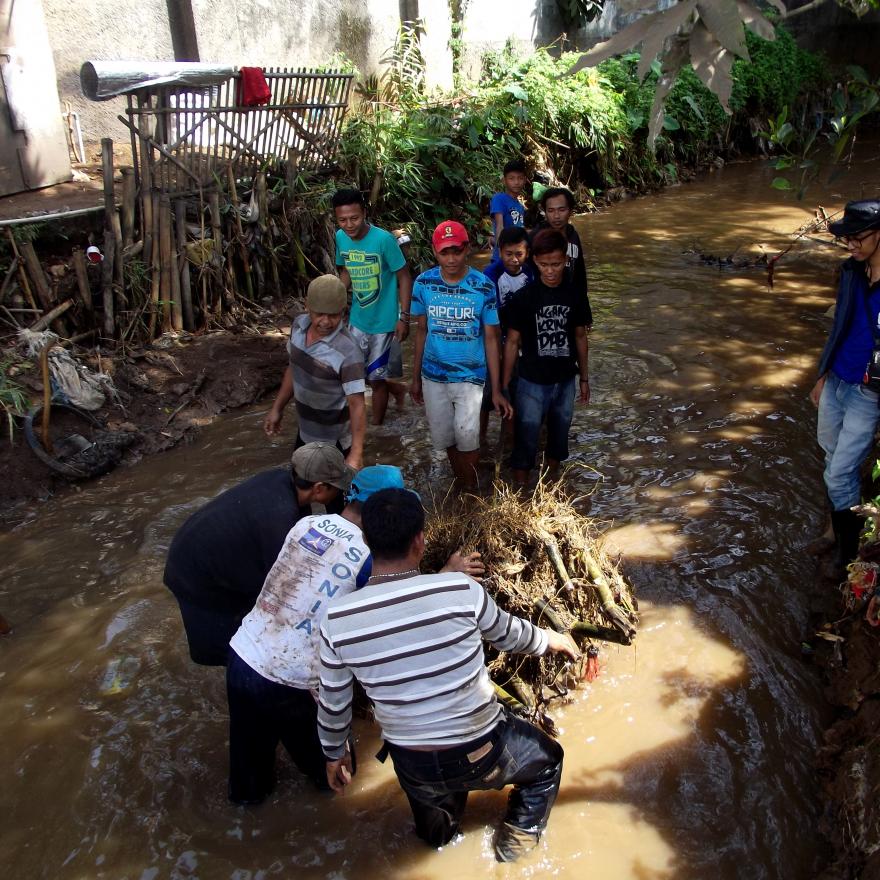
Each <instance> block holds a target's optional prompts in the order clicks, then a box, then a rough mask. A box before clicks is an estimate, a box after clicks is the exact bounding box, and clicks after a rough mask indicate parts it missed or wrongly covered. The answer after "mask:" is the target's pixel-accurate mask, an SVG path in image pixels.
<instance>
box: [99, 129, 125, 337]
mask: <svg viewBox="0 0 880 880" xmlns="http://www.w3.org/2000/svg"><path fill="white" fill-rule="evenodd" d="M101 171H102V175H103V178H104V228H105V229H107V230H109V231H110V232H111V233H112V234H113V248H112V250H111V251H110V252H109V253H108V252H107V248H106V247H105V248H104V264H103V265H102V267H101V268H102V269H106V268H108V267H107V263H108V262H109V263H110V266H109V269H110V272H111V278H113V279H114V280H115V281H116V288H117V290H118V292H119V296H120V297H124V293H125V276H124V274H123V266H122V228H121V226H120V223H119V213H118V212H117V210H116V193H115V190H114V188H113V138H101ZM104 240H105V241H106V240H107V236H106V235H105V236H104ZM102 274H103V273H102ZM110 293H111V295H112V293H113V291H112V288H111V291H110ZM111 306H112V304H111ZM105 309H106V303H105ZM112 311H113V309H112V308H111V313H112ZM105 325H106V318H105ZM105 330H106V326H105Z"/></svg>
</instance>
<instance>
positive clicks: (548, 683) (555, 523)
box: [423, 482, 638, 730]
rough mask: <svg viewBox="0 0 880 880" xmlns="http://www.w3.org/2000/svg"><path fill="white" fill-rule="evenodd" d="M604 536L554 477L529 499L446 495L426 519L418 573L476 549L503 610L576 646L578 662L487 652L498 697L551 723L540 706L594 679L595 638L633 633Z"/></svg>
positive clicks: (507, 493)
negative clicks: (424, 548)
mask: <svg viewBox="0 0 880 880" xmlns="http://www.w3.org/2000/svg"><path fill="white" fill-rule="evenodd" d="M602 544H603V542H602V537H601V534H600V531H599V529H598V527H597V524H596V522H595V521H594V520H591V519H589V518H587V517H585V516H583V515H581V514H579V513H578V512H577V511H576V510H575V508H574V507H573V505H572V500H571V498H570V497H569V496H568V495H567V494H566V492H565V490H564V489H563V488H562V487H561V485H560V484H545V483H544V482H540V483H539V484H538V486H537V488H536V489H535V492H534V494H533V495H531V496H529V497H521V496H519V495H518V494H516V493H515V492H513V491H512V490H510V489H509V488H507V487H506V486H503V485H500V484H499V485H496V486H495V489H494V491H493V493H492V495H490V496H489V497H486V498H480V497H477V496H467V497H466V499H465V500H464V502H463V501H462V499H461V498H456V499H454V500H452V499H448V498H447V499H446V500H445V501H441V502H439V503H438V504H437V505H436V506H435V511H434V513H433V514H432V515H431V516H430V517H429V518H428V525H427V528H426V545H427V553H426V556H425V560H424V565H423V570H424V571H439V569H440V568H441V567H442V565H443V564H444V562H445V560H446V559H447V558H448V557H449V555H450V554H451V553H453V552H454V551H455V550H457V549H459V548H463V549H464V550H466V551H473V550H477V551H479V552H480V553H481V554H482V558H483V562H484V563H485V565H486V576H485V577H484V579H483V585H484V586H485V587H486V589H487V591H488V592H489V594H490V595H491V596H492V597H493V598H494V600H495V601H496V602H497V603H498V605H499V606H500V607H501V608H503V609H505V610H506V611H509V612H511V613H513V614H516V615H518V616H520V617H524V618H527V619H529V620H531V621H533V622H534V623H536V624H538V625H539V626H542V627H545V628H552V629H556V630H558V631H559V632H568V633H570V634H571V635H572V637H573V638H574V639H575V641H576V642H577V643H578V644H579V646H580V647H581V649H582V650H583V658H582V660H581V661H580V663H572V662H570V661H567V659H566V658H565V657H563V656H561V655H557V654H553V655H548V656H546V657H524V656H521V655H512V654H507V653H504V652H497V651H495V650H494V649H490V651H489V658H490V659H489V672H490V674H491V676H492V680H493V681H494V683H495V687H496V692H497V693H498V696H499V697H500V698H501V699H502V700H503V701H504V702H505V703H507V704H508V705H509V706H510V707H511V708H512V709H514V710H515V711H518V712H521V713H522V714H524V715H527V716H531V717H533V718H536V719H537V720H539V721H541V722H542V723H544V724H545V726H547V727H549V728H550V729H551V730H552V727H553V725H552V721H550V719H548V718H547V717H546V715H545V712H544V708H545V707H546V705H547V704H548V703H549V702H551V701H552V700H554V699H558V698H561V697H564V696H566V695H567V694H568V693H569V691H570V690H571V689H572V688H573V687H576V685H577V683H578V682H579V681H580V680H581V679H583V678H588V679H591V678H593V677H595V674H596V673H597V671H598V665H597V656H598V648H599V645H600V644H601V643H603V642H616V643H618V644H625V645H628V644H630V643H631V641H632V639H633V637H634V635H635V631H636V628H635V625H636V623H637V621H638V618H637V617H636V613H635V612H636V603H635V600H634V598H633V596H632V591H631V589H630V587H629V585H628V584H627V583H626V581H625V580H624V578H623V576H622V575H621V573H620V571H619V569H618V567H617V565H616V563H615V562H614V560H612V559H611V558H610V557H609V555H608V554H607V553H606V552H605V551H604V549H603V546H602Z"/></svg>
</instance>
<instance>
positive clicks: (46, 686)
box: [0, 165, 864, 880]
mask: <svg viewBox="0 0 880 880" xmlns="http://www.w3.org/2000/svg"><path fill="white" fill-rule="evenodd" d="M859 174H861V176H864V174H863V170H862V171H861V172H859V173H858V174H856V177H858V176H859ZM771 176H772V175H770V174H768V173H767V172H766V169H764V168H763V167H762V166H759V165H753V166H738V167H731V168H725V169H723V170H722V171H720V172H717V173H716V174H714V175H711V176H707V177H705V178H703V179H701V180H699V181H697V182H695V183H694V184H692V185H689V186H687V187H680V188H673V189H670V190H668V191H667V192H665V193H664V194H662V195H660V196H652V197H648V198H644V199H639V200H633V201H630V202H624V203H622V204H620V205H618V206H615V207H614V208H613V209H612V210H609V211H606V212H603V213H601V214H596V215H591V216H589V217H586V218H581V219H580V221H579V229H580V231H581V234H582V236H583V237H584V240H585V243H586V245H587V250H588V255H589V260H590V265H589V270H590V277H591V284H592V292H591V297H592V301H593V310H594V314H595V317H596V329H595V331H594V333H593V335H592V339H591V349H592V350H591V373H592V385H593V393H594V400H593V403H592V404H591V406H590V408H589V409H586V410H584V409H581V408H578V410H577V412H576V416H575V422H574V424H573V428H572V432H573V441H574V443H573V462H574V464H575V465H576V467H575V469H574V470H573V471H572V473H571V475H570V477H569V480H570V486H571V488H572V490H573V491H574V492H575V493H576V494H579V495H584V494H587V493H590V504H591V514H592V515H594V516H596V517H597V519H598V520H599V521H600V522H601V523H602V524H603V526H604V527H606V528H607V532H608V538H609V541H610V542H611V543H612V544H613V545H614V546H615V547H617V548H618V549H619V550H621V551H622V553H623V554H624V560H625V565H626V570H627V572H628V574H629V577H630V579H631V580H632V581H633V583H634V584H635V587H636V590H637V593H638V595H639V600H640V605H641V609H642V628H641V631H640V634H639V636H638V638H637V641H636V645H635V648H634V649H622V648H621V649H618V648H609V649H606V650H605V651H604V652H603V655H602V658H601V663H602V667H603V674H602V676H601V677H600V678H599V679H598V680H597V681H595V682H593V683H591V684H589V685H586V686H584V688H583V689H582V691H581V692H580V693H579V694H578V696H577V697H576V699H575V700H574V701H572V702H571V703H570V704H569V705H567V706H565V707H563V709H562V710H560V711H559V712H557V713H554V717H555V719H556V721H557V723H558V724H559V726H560V728H561V742H562V744H563V746H564V748H565V750H566V764H565V770H564V776H563V783H562V790H561V794H560V798H559V801H558V803H557V805H556V807H555V808H554V812H553V816H552V818H551V823H550V827H549V829H548V833H547V835H546V837H545V839H544V841H543V843H542V845H541V848H540V850H539V851H538V853H537V854H536V855H535V856H534V857H533V858H531V859H529V860H527V861H526V862H524V863H523V864H521V865H516V866H496V865H495V864H494V863H493V862H492V857H491V848H490V845H489V843H490V829H491V826H492V824H493V823H494V822H495V821H496V820H497V817H498V815H499V812H500V810H501V808H502V806H501V804H502V801H501V799H500V798H499V796H497V795H496V794H493V793H488V794H486V795H484V796H478V797H474V798H473V799H472V802H471V804H470V807H469V811H468V815H467V820H466V824H465V834H464V837H463V838H462V839H461V840H459V841H458V842H456V843H455V844H454V845H452V846H449V847H446V848H445V849H443V850H442V851H440V852H434V851H431V850H427V849H424V848H422V846H421V845H420V844H419V843H418V841H416V840H414V838H413V836H412V834H411V831H410V828H409V824H410V819H409V816H408V809H407V806H406V802H405V800H404V799H403V797H402V796H401V795H400V792H399V790H398V789H397V786H396V784H395V782H394V778H393V774H392V773H391V771H390V768H389V767H387V766H385V765H380V764H378V763H377V762H375V761H373V760H371V758H370V757H369V756H370V755H371V754H372V753H373V750H374V747H375V746H376V745H377V742H376V731H375V730H374V728H372V727H371V726H370V725H366V724H362V725H361V726H360V727H359V731H358V733H359V737H360V746H361V751H362V754H363V755H364V760H363V762H362V766H361V770H360V772H359V774H358V777H357V779H356V781H355V783H354V784H353V785H352V787H351V791H350V792H349V793H348V794H347V795H346V796H345V797H344V798H341V799H328V798H321V797H316V796H315V795H313V794H312V792H311V791H309V790H308V789H307V787H306V786H305V784H304V782H303V780H302V779H301V778H300V777H299V776H298V775H297V773H296V771H295V769H293V768H292V767H291V766H290V765H289V764H287V763H286V762H283V763H282V771H281V776H280V778H279V783H278V787H277V790H276V792H275V794H274V795H273V796H272V797H271V798H270V801H269V802H268V803H267V804H265V805H264V806H263V807H261V808H259V809H243V808H234V807H232V806H230V805H229V804H228V803H227V801H226V798H225V772H226V763H225V762H226V758H225V750H226V728H225V725H226V710H225V695H224V683H223V677H222V674H221V673H220V671H218V670H216V669H203V668H197V667H194V666H193V665H192V664H191V663H190V661H189V659H188V656H187V653H186V648H185V644H184V640H183V634H182V631H181V626H180V621H179V616H178V613H177V609H176V606H175V604H174V602H173V599H172V598H171V597H170V595H169V594H168V593H167V591H166V590H165V589H164V587H163V586H162V583H161V571H162V565H163V561H164V555H165V553H166V551H167V547H168V543H169V542H170V539H171V536H172V535H173V534H174V532H175V530H176V529H177V528H178V527H179V525H180V524H181V522H182V521H183V520H184V519H185V518H186V516H188V515H189V513H191V512H192V511H193V510H195V509H196V508H197V507H199V506H200V505H201V504H203V503H204V501H205V500H206V499H208V498H210V497H212V496H213V495H215V494H216V493H217V492H218V491H221V490H222V489H224V488H226V487H228V486H230V485H233V484H234V483H236V482H238V481H239V480H241V479H243V478H244V477H245V476H247V475H249V474H252V473H255V472H256V471H259V470H261V469H264V468H267V467H272V466H275V465H277V464H279V463H281V462H282V461H284V460H285V459H286V457H287V455H288V454H289V448H290V445H291V443H292V437H293V424H292V419H291V420H290V421H289V422H286V424H285V433H284V436H283V437H282V438H281V439H279V440H278V441H268V440H267V439H266V438H265V437H264V435H263V434H262V431H261V427H260V423H261V421H262V416H263V413H264V411H265V404H262V405H257V406H253V407H244V408H241V409H239V410H237V411H236V412H234V413H231V414H229V415H226V416H224V417H223V418H222V419H219V420H216V421H215V422H214V423H213V424H210V425H207V426H206V427H204V428H203V429H201V430H200V431H199V432H198V434H197V436H195V437H194V438H193V439H192V441H191V442H189V443H186V444H182V445H179V446H178V447H177V448H174V449H171V450H170V451H168V452H166V453H164V454H163V455H154V456H146V457H144V459H143V460H142V461H141V463H140V464H139V465H138V466H137V467H134V468H125V467H122V468H119V469H117V470H116V471H115V472H113V473H112V474H110V475H109V476H107V477H105V478H103V479H102V480H101V481H99V482H96V483H91V484H85V485H83V486H82V487H81V489H80V491H78V492H76V493H75V494H73V493H69V494H67V495H66V496H64V497H58V498H51V499H49V500H48V501H46V502H45V503H44V504H42V505H40V508H39V515H38V516H37V517H36V518H35V519H34V521H26V522H24V523H23V524H21V525H19V526H18V527H16V528H14V529H12V530H11V531H9V530H8V531H6V532H5V533H3V534H0V558H2V560H3V562H2V563H0V573H2V579H0V603H2V604H0V610H3V612H4V614H6V616H7V617H9V618H10V619H11V620H12V621H13V623H14V624H15V627H16V629H15V631H14V633H13V635H12V637H11V638H5V639H3V640H0V697H2V699H3V705H4V713H3V716H2V717H0V758H2V760H3V762H4V766H6V767H8V768H10V772H9V774H8V777H7V784H6V786H5V787H4V790H3V791H2V792H0V810H2V811H3V814H4V816H6V817H7V821H6V829H7V835H6V851H7V853H8V858H9V861H10V864H12V865H13V866H14V868H15V872H16V874H21V875H27V876H45V877H50V876H51V877H53V878H54V877H61V878H68V877H69V878H76V877H81V876H90V877H108V878H111V877H112V878H118V877H131V878H143V880H158V878H166V877H167V878H181V877H195V876H200V877H212V878H213V877H235V878H236V880H244V878H250V880H255V878H257V877H267V876H270V875H278V876H287V875H291V874H293V873H296V874H297V876H302V877H307V878H329V877H333V878H337V880H341V878H354V877H357V878H358V880H361V878H365V880H372V878H379V877H381V878H383V880H398V878H400V880H403V878H407V880H409V878H413V877H419V878H426V880H433V878H441V877H446V876H449V875H451V874H457V875H459V876H463V877H467V876H472V875H474V874H476V873H477V872H484V871H488V872H489V873H490V875H492V876H498V877H503V878H527V877H536V876H539V875H540V876H543V875H546V874H553V875H555V876H559V877H571V878H574V877H582V876H584V873H585V872H589V873H593V874H597V875H600V876H605V877H614V878H633V880H635V878H645V877H650V878H654V880H672V878H676V880H677V878H685V880H688V878H695V880H696V878H705V877H707V876H712V877H715V878H722V880H727V878H730V880H734V878H736V880H739V878H742V877H744V876H748V877H749V878H767V880H771V878H772V880H779V878H783V880H788V878H791V880H798V878H804V877H815V876H818V875H819V874H820V872H821V871H822V869H823V868H824V867H825V866H826V865H827V864H828V862H829V856H830V854H829V852H828V849H827V846H826V845H825V843H824V842H823V840H822V839H821V837H820V836H819V834H818V828H819V826H820V821H821V820H822V817H823V813H824V814H825V816H826V817H827V816H828V815H829V814H828V813H827V812H825V808H824V806H823V802H822V791H821V788H822V786H821V783H820V780H819V779H818V777H817V772H816V759H815V756H816V753H817V750H818V749H819V747H820V746H821V744H822V743H823V730H824V728H825V727H826V726H827V725H828V724H829V723H830V722H831V721H832V720H833V719H832V718H831V717H830V713H829V712H828V710H827V704H826V702H825V700H824V699H823V687H824V682H823V680H822V677H821V675H820V674H819V673H818V671H817V669H816V667H815V665H811V664H809V663H805V662H804V660H803V659H802V656H801V642H802V641H803V637H804V633H805V632H806V631H808V630H809V627H810V625H811V616H810V615H811V608H810V598H809V595H808V593H809V590H808V589H807V588H806V586H805V585H807V584H809V583H812V582H813V578H814V575H815V563H814V561H813V560H812V559H807V558H805V557H804V555H803V554H802V553H801V552H800V551H799V549H798V548H799V546H800V545H801V543H802V542H803V540H804V536H805V533H807V532H809V531H810V530H811V528H812V527H813V526H815V525H816V524H817V523H818V522H819V519H820V516H821V502H820V497H821V496H820V492H819V487H820V482H819V481H820V465H819V455H818V451H817V449H816V446H815V442H814V437H813V432H814V426H815V415H814V411H813V410H812V407H811V405H810V403H809V401H808V400H807V392H808V391H809V388H810V386H811V384H812V381H813V370H814V365H815V358H816V354H817V352H818V349H819V347H820V345H821V342H822V340H823V337H824V334H825V332H826V328H827V324H826V319H825V318H824V313H825V311H826V310H827V308H828V306H829V305H830V303H831V301H832V299H833V295H834V279H833V275H834V265H835V263H836V262H837V260H838V259H839V258H838V256H837V254H836V252H834V251H832V250H831V249H830V248H827V247H825V246H822V245H819V244H817V243H810V244H804V245H803V246H799V247H798V249H796V251H795V252H793V253H792V254H791V255H790V257H788V258H786V260H785V261H783V262H782V263H781V264H780V265H779V266H778V267H777V270H776V278H775V285H774V287H773V288H772V289H768V287H767V284H766V272H765V271H763V270H762V269H760V268H755V269H751V268H745V267H742V266H738V267H734V268H731V269H728V268H719V265H717V264H716V265H714V266H713V265H709V264H707V263H706V262H704V261H703V260H701V259H699V258H698V257H696V256H695V254H698V253H703V254H717V255H719V256H726V255H731V254H737V255H738V256H740V257H743V256H751V257H755V258H757V257H758V256H760V254H761V252H762V249H763V251H764V252H771V253H772V252H776V251H778V250H781V249H782V247H784V246H785V245H787V244H788V243H789V241H790V238H789V236H788V233H789V232H790V231H791V230H792V229H795V228H797V227H798V226H799V225H800V224H801V223H802V222H804V221H805V220H807V219H809V217H810V216H811V214H812V211H811V210H810V209H808V207H807V206H806V205H801V204H799V203H796V202H793V201H789V200H787V199H786V197H785V196H784V195H783V194H781V193H778V192H776V191H774V190H772V189H770V188H769V181H770V178H771ZM854 179H855V178H854ZM853 185H854V186H855V184H853ZM836 187H837V188H835V189H832V190H825V191H822V192H817V193H816V194H815V200H817V201H819V200H821V201H822V203H823V204H824V205H825V206H826V207H832V206H837V205H840V204H842V203H843V201H845V200H846V197H847V191H846V189H845V188H844V187H845V183H842V182H840V181H838V182H837V184H836ZM282 342H283V339H281V338H280V337H279V343H278V351H277V354H273V355H272V357H276V356H277V357H278V358H279V359H280V364H281V365H282V366H283V360H284V355H283V346H282V345H281V343H282ZM221 356H222V357H223V359H224V364H226V365H227V368H228V361H229V360H230V359H231V357H232V355H230V354H229V353H228V352H227V353H226V354H225V355H218V357H221ZM163 369H164V368H163ZM172 372H173V371H172ZM196 375H197V374H196ZM190 378H191V377H190ZM167 381H168V382H169V383H170V382H171V380H170V379H168V380H167ZM177 405H179V398H178V399H176V401H175V400H172V399H170V398H169V399H168V400H167V401H166V402H164V403H163V406H165V407H168V408H170V410H171V411H173V410H174V408H175V407H176V406H177ZM181 412H183V411H181ZM168 414H169V415H170V412H169V413H168ZM193 416H194V417H196V416H197V413H193ZM165 418H167V415H166V416H165ZM496 430H497V427H496V426H495V425H494V424H493V426H492V432H493V433H492V438H493V439H494V437H495V431H496ZM426 435H427V432H426V425H425V420H424V416H423V413H422V411H421V410H419V409H417V408H414V407H411V406H409V407H407V408H406V409H405V410H403V411H401V412H399V411H396V410H394V409H392V411H391V413H390V417H389V420H388V423H387V424H386V425H385V426H383V427H382V428H381V429H378V430H372V431H370V435H369V437H368V442H367V448H366V450H365V461H366V462H368V463H372V462H374V461H380V462H388V463H395V464H399V465H401V466H402V467H403V468H404V472H405V475H406V478H407V479H408V480H409V481H410V482H411V483H412V484H414V485H415V486H416V487H418V488H419V489H420V490H421V491H424V492H429V491H430V487H431V486H432V485H438V484H442V480H443V477H444V474H445V472H446V470H445V469H446V466H445V464H444V463H443V462H442V461H437V460H436V459H435V457H434V456H433V455H432V453H431V450H430V449H429V445H428V443H427V436H426ZM47 827H51V828H52V834H51V835H49V836H47V835H46V834H45V829H46V828H47Z"/></svg>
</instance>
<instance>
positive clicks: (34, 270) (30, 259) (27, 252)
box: [21, 241, 54, 312]
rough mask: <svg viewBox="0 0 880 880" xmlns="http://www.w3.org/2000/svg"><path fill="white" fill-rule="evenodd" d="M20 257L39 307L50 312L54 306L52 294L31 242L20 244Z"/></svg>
mask: <svg viewBox="0 0 880 880" xmlns="http://www.w3.org/2000/svg"><path fill="white" fill-rule="evenodd" d="M21 255H22V256H23V257H24V262H25V265H26V266H27V271H28V275H30V277H31V281H33V283H34V289H35V290H36V292H37V299H39V301H40V305H41V306H42V307H43V309H44V310H45V311H47V312H48V311H51V310H52V306H53V305H54V303H53V301H52V293H51V291H50V289H49V282H48V281H47V280H46V275H45V274H44V272H43V267H42V266H41V265H40V260H39V257H37V252H36V251H35V250H34V243H33V242H32V241H23V242H22V243H21Z"/></svg>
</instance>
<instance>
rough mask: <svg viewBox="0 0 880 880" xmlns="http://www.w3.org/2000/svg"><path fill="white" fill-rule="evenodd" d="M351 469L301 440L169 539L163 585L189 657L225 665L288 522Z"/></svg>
mask: <svg viewBox="0 0 880 880" xmlns="http://www.w3.org/2000/svg"><path fill="white" fill-rule="evenodd" d="M353 476H354V471H353V470H352V469H351V468H350V467H348V466H347V465H346V464H345V459H344V458H343V457H342V453H341V452H340V451H339V450H338V449H337V448H336V447H335V446H333V445H331V444H329V443H307V444H306V445H305V446H301V447H300V448H299V449H297V450H296V451H295V452H294V453H293V456H292V458H291V467H290V468H289V469H288V468H275V469H274V470H270V471H264V472H263V473H261V474H257V475H256V476H255V477H251V478H250V479H249V480H245V481H244V482H243V483H240V484H239V485H238V486H233V487H232V488H231V489H228V490H227V491H226V492H223V493H221V494H220V495H218V496H217V497H216V498H214V499H213V500H212V501H209V502H208V504H206V505H205V506H204V507H203V508H202V509H201V510H198V511H196V513H194V514H193V515H192V516H191V517H190V518H189V519H188V520H187V521H186V522H185V523H184V524H183V525H182V526H181V527H180V529H179V531H178V532H177V534H176V535H175V536H174V540H173V541H172V542H171V547H170V549H169V551H168V560H167V562H166V563H165V576H164V580H165V584H166V586H167V587H168V589H170V590H171V592H172V593H174V597H175V598H176V599H177V602H178V604H179V605H180V613H181V616H182V617H183V626H184V629H185V630H186V636H187V640H188V641H189V653H190V656H191V657H192V659H193V661H194V662H196V663H200V664H203V665H205V666H225V665H226V657H227V654H228V653H229V640H230V639H231V638H232V636H233V635H234V634H235V632H236V630H237V629H238V627H239V626H240V625H241V620H242V618H243V617H244V615H245V614H247V613H248V612H249V611H250V610H251V609H252V608H253V607H254V603H255V602H256V600H257V596H258V595H259V593H260V590H261V589H262V587H263V581H265V579H266V575H267V574H268V573H269V569H270V568H272V566H273V564H274V563H275V560H276V559H277V558H278V553H279V552H280V550H281V547H282V545H283V543H284V539H285V538H286V537H287V533H288V532H289V531H290V530H291V528H293V526H294V524H295V523H296V522H297V521H298V520H300V519H301V518H302V517H304V516H308V515H309V514H310V513H311V509H310V507H309V505H311V504H324V505H327V504H330V503H331V502H333V501H334V500H335V499H336V498H337V497H338V496H339V494H340V492H344V491H345V490H347V489H348V487H349V485H350V484H351V480H352V477H353Z"/></svg>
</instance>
